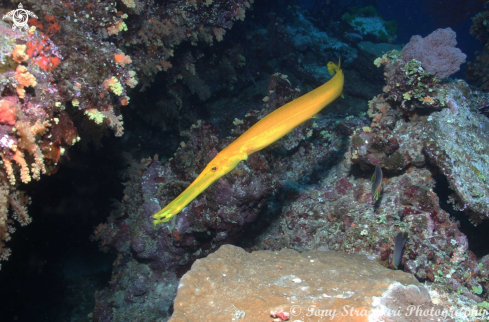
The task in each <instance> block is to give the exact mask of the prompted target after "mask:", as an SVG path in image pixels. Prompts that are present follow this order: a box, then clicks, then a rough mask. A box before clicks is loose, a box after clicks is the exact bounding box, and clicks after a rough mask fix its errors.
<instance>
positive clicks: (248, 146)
mask: <svg viewBox="0 0 489 322" xmlns="http://www.w3.org/2000/svg"><path fill="white" fill-rule="evenodd" d="M328 71H329V72H330V74H331V75H333V74H334V73H336V75H334V76H333V78H331V79H330V80H329V81H327V82H326V83H324V84H323V85H321V86H319V87H318V88H316V89H314V90H312V91H311V92H309V93H307V94H304V95H302V96H301V97H298V98H297V99H295V100H293V101H292V102H289V103H287V104H285V105H284V106H282V107H279V108H278V109H276V110H275V111H273V112H271V113H270V114H268V115H267V116H265V117H264V118H262V119H261V120H260V121H258V122H256V124H255V125H253V126H252V127H250V128H249V129H248V130H247V131H246V132H244V133H243V134H241V136H239V137H238V138H237V139H236V140H234V141H233V142H232V143H231V144H229V145H228V146H227V147H226V148H224V149H223V150H222V151H221V152H219V153H218V154H217V155H216V156H215V157H214V159H212V160H211V162H209V164H208V165H207V166H206V167H205V169H204V170H203V171H202V172H201V173H200V175H199V176H198V177H197V178H196V179H195V180H194V181H193V182H192V183H191V184H190V186H188V187H187V189H185V190H184V191H183V192H182V193H181V194H180V195H179V196H178V197H176V198H175V199H174V200H173V201H172V202H170V203H169V204H168V205H167V206H166V207H164V208H163V209H161V210H160V211H158V212H157V213H156V214H154V215H153V218H154V220H153V223H154V225H155V227H156V225H157V224H159V223H163V222H166V221H168V220H170V218H172V217H173V216H175V215H176V214H178V213H179V212H180V211H181V210H182V209H183V208H184V207H185V206H187V205H188V204H189V203H190V202H192V200H194V199H195V198H196V197H197V196H198V195H199V194H200V193H201V192H202V191H204V190H205V189H207V187H209V186H210V185H211V184H212V183H214V182H215V181H216V180H217V179H219V178H221V177H222V176H224V175H225V174H227V173H228V172H230V171H231V170H233V169H234V168H235V167H236V166H237V165H238V163H240V162H241V161H244V160H247V159H248V156H249V155H250V154H252V153H255V152H257V151H260V150H261V149H263V148H265V147H267V146H269V145H270V144H272V143H274V142H276V141H278V140H279V139H281V138H282V137H284V136H285V135H287V134H289V133H290V132H291V131H292V130H293V129H295V128H296V127H297V126H299V125H300V124H302V123H303V122H305V121H307V120H309V119H310V118H312V117H314V116H315V115H316V114H318V113H319V112H320V111H321V110H322V109H323V108H324V107H326V106H327V105H329V104H330V103H332V102H333V101H334V100H335V99H337V98H338V96H340V95H342V92H343V85H344V83H345V76H344V74H343V71H342V70H341V61H340V62H339V63H338V65H336V64H335V63H333V62H329V63H328Z"/></svg>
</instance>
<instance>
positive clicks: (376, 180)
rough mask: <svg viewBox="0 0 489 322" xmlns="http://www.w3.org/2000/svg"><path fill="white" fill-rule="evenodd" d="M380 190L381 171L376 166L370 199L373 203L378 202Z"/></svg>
mask: <svg viewBox="0 0 489 322" xmlns="http://www.w3.org/2000/svg"><path fill="white" fill-rule="evenodd" d="M381 190H382V169H381V168H380V167H379V166H378V165H376V166H375V172H374V175H373V176H372V198H373V200H374V203H375V202H377V201H378V200H379V197H380V191H381Z"/></svg>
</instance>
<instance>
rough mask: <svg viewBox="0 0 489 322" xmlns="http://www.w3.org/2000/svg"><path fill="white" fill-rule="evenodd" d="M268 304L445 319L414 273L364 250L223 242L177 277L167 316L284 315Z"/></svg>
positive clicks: (309, 312) (316, 317) (296, 310)
mask: <svg viewBox="0 0 489 322" xmlns="http://www.w3.org/2000/svg"><path fill="white" fill-rule="evenodd" d="M273 311H276V312H284V313H285V315H287V313H288V314H289V315H290V317H289V319H288V321H294V322H295V321H297V322H299V321H303V322H306V321H311V322H312V321H315V322H317V321H331V320H333V321H445V320H447V319H446V318H444V315H443V311H442V308H441V307H437V306H435V305H433V304H432V303H431V300H430V296H429V294H428V292H427V291H426V289H425V288H424V287H423V286H422V285H421V284H420V283H419V282H418V281H417V280H416V279H415V278H414V277H413V276H412V275H410V274H407V273H404V272H401V271H394V270H389V269H386V268H384V267H383V266H381V265H380V264H378V263H377V262H375V261H371V260H369V259H367V258H366V257H364V256H361V255H348V254H346V253H342V252H334V251H329V252H320V251H311V252H307V253H302V254H301V253H299V252H297V251H293V250H288V249H284V250H281V251H279V252H272V251H256V252H253V253H251V254H250V253H247V252H246V251H244V250H243V249H241V248H239V247H235V246H230V245H225V246H222V247H221V248H220V249H219V250H218V251H216V252H215V253H213V254H211V255H209V256H208V257H206V258H203V259H200V260H197V261H196V262H195V263H194V264H193V265H192V269H191V270H190V271H189V272H187V273H186V274H185V275H184V276H183V277H182V279H181V281H180V285H179V286H178V293H177V297H176V299H175V303H174V313H173V316H172V317H171V319H170V320H169V321H170V322H189V321H190V322H197V321H199V322H200V321H214V322H218V321H223V322H224V321H225V322H231V321H240V322H244V321H250V322H259V321H282V319H280V318H278V317H275V318H274V317H272V316H271V314H270V312H273ZM445 313H446V312H445ZM427 314H428V315H427ZM277 316H283V315H281V314H278V315H277Z"/></svg>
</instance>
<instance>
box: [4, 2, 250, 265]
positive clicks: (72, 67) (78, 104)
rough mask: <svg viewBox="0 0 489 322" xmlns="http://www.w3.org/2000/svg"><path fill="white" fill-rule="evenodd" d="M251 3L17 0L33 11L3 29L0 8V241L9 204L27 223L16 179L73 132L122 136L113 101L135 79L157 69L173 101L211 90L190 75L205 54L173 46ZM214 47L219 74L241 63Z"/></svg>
mask: <svg viewBox="0 0 489 322" xmlns="http://www.w3.org/2000/svg"><path fill="white" fill-rule="evenodd" d="M251 3H252V1H251V2H248V1H236V2H235V1H219V0H218V1H207V2H196V1H191V2H187V1H179V2H172V3H168V4H167V3H165V4H155V3H154V2H153V1H121V2H119V1H115V2H114V1H112V2H111V1H105V0H104V1H98V2H96V3H93V2H92V1H89V0H83V1H68V2H66V3H60V2H55V1H50V0H43V1H26V2H24V3H23V5H24V6H25V7H26V8H27V7H28V8H29V10H31V11H32V12H35V13H36V14H37V16H38V17H35V18H33V17H30V19H29V21H28V25H29V27H30V28H29V31H28V32H26V33H22V32H20V31H15V30H12V28H11V24H12V22H13V20H12V16H8V15H6V16H5V17H6V20H7V21H0V118H1V120H0V124H1V133H0V145H1V146H0V149H1V151H0V153H1V159H2V165H1V169H0V181H1V183H2V185H5V189H3V190H2V191H4V193H3V194H4V195H5V198H4V199H5V200H8V202H4V203H3V204H2V205H3V206H5V207H7V208H5V209H3V208H2V209H0V210H1V212H2V213H3V214H4V215H3V216H2V218H1V221H0V227H1V233H0V240H2V241H6V240H8V239H9V236H10V233H11V232H13V231H14V227H13V226H12V222H11V221H10V220H9V219H8V217H7V214H8V205H11V208H12V209H13V215H14V217H15V218H18V219H19V220H20V222H21V224H26V223H28V222H29V220H28V219H27V218H29V217H28V216H27V213H26V212H25V210H26V208H25V205H26V204H27V202H26V201H25V200H27V199H25V198H19V197H18V195H19V193H18V192H17V184H18V183H19V182H22V183H28V182H29V181H30V180H31V179H35V180H39V179H40V175H41V174H54V173H55V172H56V171H57V169H58V161H59V159H60V157H61V156H62V155H63V154H64V152H65V151H66V149H67V148H69V147H70V146H71V145H73V144H74V143H76V142H77V141H79V140H80V138H79V137H78V132H80V136H82V137H84V140H83V143H84V145H86V144H87V143H88V142H89V141H92V142H93V143H94V145H95V146H98V147H100V146H101V143H100V139H101V137H102V135H103V133H104V132H103V130H104V129H106V128H110V129H112V130H113V131H114V133H115V135H116V136H122V135H123V130H124V128H123V121H122V114H121V111H120V108H121V107H124V106H126V105H128V104H129V101H130V97H129V91H130V90H131V89H132V88H134V87H136V86H137V85H138V83H142V88H141V89H142V90H144V89H145V88H146V87H147V86H149V84H150V82H152V81H154V79H155V75H156V74H157V73H159V72H166V77H165V81H166V85H167V86H165V87H166V88H167V96H168V97H169V98H170V99H171V100H172V104H173V105H174V106H176V108H175V109H176V110H178V105H179V106H180V107H181V105H182V96H184V95H187V96H190V93H196V94H197V95H198V96H199V98H200V99H202V100H205V99H207V98H209V97H210V93H211V90H210V88H209V86H208V85H207V84H206V82H204V81H203V80H202V79H201V78H200V77H199V75H198V74H197V70H198V69H199V68H198V62H197V61H198V60H199V59H201V58H202V57H204V56H205V54H204V53H203V52H202V50H201V49H192V48H191V47H192V46H191V47H190V49H189V48H187V49H184V50H182V51H178V49H179V45H181V44H185V43H190V44H191V45H196V44H197V43H198V42H201V43H204V44H206V45H207V47H209V46H212V44H213V43H214V42H215V41H217V42H220V41H222V40H223V37H224V35H225V33H226V30H229V29H230V28H231V27H232V26H233V23H234V22H235V21H237V20H244V18H245V12H246V10H248V9H249V8H250V7H251ZM5 9H6V10H7V11H8V8H5ZM10 9H12V10H14V9H15V6H14V4H11V8H10ZM214 40H215V41H214ZM174 52H178V54H177V55H176V56H174ZM223 56H224V57H226V60H224V61H225V63H224V64H222V69H223V71H222V73H226V74H227V75H230V74H231V75H232V74H233V72H234V69H235V68H240V67H242V66H243V65H244V64H245V59H244V57H243V56H242V55H240V53H239V50H238V49H236V50H235V51H234V52H228V51H225V53H224V54H222V56H221V57H219V58H218V57H214V56H212V55H211V56H210V57H211V59H221V60H222V57H223ZM233 81H234V82H235V81H236V78H234V79H233V78H231V79H229V80H228V83H232V82H233ZM177 82H181V83H183V84H186V85H187V88H184V87H181V86H176V85H175V84H176V83H177ZM224 86H226V85H224ZM167 99H168V98H167ZM164 118H167V116H166V115H165V116H164V117H163V119H164ZM161 119H162V118H161V117H160V120H161ZM74 124H76V126H75V125H74ZM7 197H8V198H7ZM24 199H25V200H24ZM21 212H23V213H21ZM0 251H2V254H4V255H3V256H2V259H5V258H6V257H7V255H8V254H9V250H8V249H7V248H4V244H3V242H2V244H1V247H0Z"/></svg>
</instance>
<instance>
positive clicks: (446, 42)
mask: <svg viewBox="0 0 489 322" xmlns="http://www.w3.org/2000/svg"><path fill="white" fill-rule="evenodd" d="M456 36H457V34H456V33H455V31H453V30H452V29H451V28H446V29H437V30H435V31H433V32H432V33H431V34H429V35H428V36H427V37H426V38H423V37H421V36H419V35H416V36H412V37H411V41H409V43H408V44H407V45H406V47H404V49H403V50H402V59H403V60H404V61H410V60H412V59H416V60H418V61H420V62H421V63H422V66H423V68H424V69H425V70H426V71H427V72H428V73H430V74H432V75H434V76H435V77H437V78H439V79H443V78H445V77H448V76H450V75H452V74H453V73H456V72H457V71H459V70H460V65H462V64H463V63H465V59H466V58H467V55H465V54H464V53H463V52H462V51H461V50H460V49H458V48H456V47H455V46H456V45H457V40H456V39H455V38H456Z"/></svg>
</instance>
